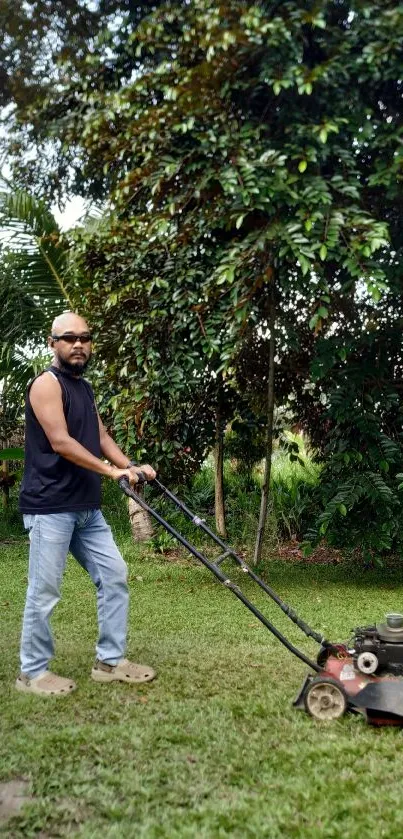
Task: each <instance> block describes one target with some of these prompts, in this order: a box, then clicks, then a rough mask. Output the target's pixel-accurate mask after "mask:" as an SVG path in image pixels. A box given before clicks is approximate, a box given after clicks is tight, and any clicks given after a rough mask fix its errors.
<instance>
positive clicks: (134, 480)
mask: <svg viewBox="0 0 403 839" xmlns="http://www.w3.org/2000/svg"><path fill="white" fill-rule="evenodd" d="M123 477H125V478H127V479H128V481H129V484H130V486H131V487H134V486H136V484H138V482H139V476H138V475H137V474H136V472H135V471H134V469H118V467H117V466H111V478H113V480H114V481H119V480H120V478H123Z"/></svg>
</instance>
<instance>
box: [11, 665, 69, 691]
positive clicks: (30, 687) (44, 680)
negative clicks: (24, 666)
mask: <svg viewBox="0 0 403 839" xmlns="http://www.w3.org/2000/svg"><path fill="white" fill-rule="evenodd" d="M15 686H16V688H17V690H19V691H21V693H35V694H36V695H38V696H67V695H68V694H69V693H72V692H73V690H75V688H76V683H75V682H73V680H72V679H65V678H64V676H57V675H56V673H51V672H50V670H45V672H44V673H41V674H40V676H36V677H35V678H34V679H30V678H29V676H26V675H25V673H20V675H19V676H18V679H17V681H16V683H15Z"/></svg>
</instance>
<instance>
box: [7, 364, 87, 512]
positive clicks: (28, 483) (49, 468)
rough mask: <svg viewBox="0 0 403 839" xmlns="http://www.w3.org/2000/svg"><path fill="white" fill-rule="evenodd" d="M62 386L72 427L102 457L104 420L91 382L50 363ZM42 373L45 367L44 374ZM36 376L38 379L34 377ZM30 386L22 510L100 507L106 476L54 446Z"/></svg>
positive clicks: (65, 413) (63, 398)
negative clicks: (38, 414)
mask: <svg viewBox="0 0 403 839" xmlns="http://www.w3.org/2000/svg"><path fill="white" fill-rule="evenodd" d="M45 373H46V375H50V374H53V375H54V376H55V377H56V378H57V380H58V382H59V384H60V387H61V390H62V400H63V411H64V416H65V418H66V424H67V428H68V432H69V434H70V436H71V437H74V439H75V440H77V442H78V443H81V445H82V446H84V448H85V449H88V451H89V452H91V454H93V455H95V457H101V446H100V439H99V425H98V417H97V413H96V407H95V401H94V394H93V391H92V388H91V385H90V384H89V383H88V382H87V381H85V379H82V378H79V379H77V378H75V377H74V376H72V375H70V374H69V373H64V372H63V373H62V372H61V371H60V370H59V369H58V368H57V367H53V366H52V367H50V368H49V369H48V370H47V371H45ZM40 375H41V376H43V375H44V373H41V374H40ZM33 381H35V379H34V380H33ZM31 386H32V382H31V384H30V385H29V387H28V390H27V395H26V402H25V423H26V425H25V464H24V477H23V480H22V484H21V491H20V510H21V512H22V513H31V514H32V513H34V514H37V513H42V514H46V513H72V512H74V511H75V510H90V509H97V508H98V507H99V506H100V503H101V476H100V475H98V474H97V473H96V472H92V471H91V470H90V469H84V468H83V467H82V466H76V465H75V464H74V463H71V462H70V461H69V460H66V459H65V458H64V457H62V456H61V455H59V454H57V452H55V451H53V449H52V446H51V445H50V443H49V440H48V438H47V436H46V434H45V432H44V430H43V428H42V426H41V425H40V423H39V422H38V420H37V418H36V416H35V414H34V411H33V410H32V406H31V402H30V398H29V392H30V389H31Z"/></svg>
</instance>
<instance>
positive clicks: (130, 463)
mask: <svg viewBox="0 0 403 839" xmlns="http://www.w3.org/2000/svg"><path fill="white" fill-rule="evenodd" d="M133 466H138V463H135V462H134V461H133V460H129V462H128V463H127V464H126V466H125V467H124V468H125V469H132V468H133Z"/></svg>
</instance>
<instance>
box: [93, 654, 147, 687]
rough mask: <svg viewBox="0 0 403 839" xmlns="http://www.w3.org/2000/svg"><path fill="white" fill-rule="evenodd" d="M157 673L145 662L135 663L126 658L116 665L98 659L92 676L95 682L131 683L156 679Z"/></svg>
mask: <svg viewBox="0 0 403 839" xmlns="http://www.w3.org/2000/svg"><path fill="white" fill-rule="evenodd" d="M155 676H156V673H155V670H153V669H152V667H147V666H146V665H145V664H134V662H133V661H128V660H127V658H124V659H123V661H120V662H119V664H115V666H113V665H111V664H105V662H103V661H96V662H95V666H94V667H93V668H92V670H91V678H92V679H94V681H95V682H129V683H130V684H140V683H141V682H151V680H152V679H155Z"/></svg>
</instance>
